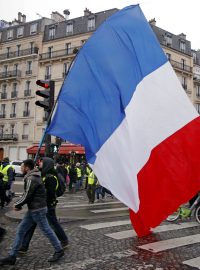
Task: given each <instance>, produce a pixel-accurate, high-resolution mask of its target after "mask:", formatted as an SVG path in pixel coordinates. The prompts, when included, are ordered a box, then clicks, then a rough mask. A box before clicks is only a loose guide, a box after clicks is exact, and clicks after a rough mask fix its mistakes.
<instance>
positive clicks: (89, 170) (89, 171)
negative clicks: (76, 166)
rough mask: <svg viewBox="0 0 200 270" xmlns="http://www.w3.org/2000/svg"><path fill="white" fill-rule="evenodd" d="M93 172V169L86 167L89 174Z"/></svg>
mask: <svg viewBox="0 0 200 270" xmlns="http://www.w3.org/2000/svg"><path fill="white" fill-rule="evenodd" d="M90 173H91V169H90V168H88V167H86V174H87V175H89V174H90Z"/></svg>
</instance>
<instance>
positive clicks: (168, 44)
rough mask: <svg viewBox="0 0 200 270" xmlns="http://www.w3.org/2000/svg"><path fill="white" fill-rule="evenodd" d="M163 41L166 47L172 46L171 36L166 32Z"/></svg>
mask: <svg viewBox="0 0 200 270" xmlns="http://www.w3.org/2000/svg"><path fill="white" fill-rule="evenodd" d="M164 41H165V45H166V46H168V47H171V46H172V36H171V35H170V34H168V33H167V34H165V37H164Z"/></svg>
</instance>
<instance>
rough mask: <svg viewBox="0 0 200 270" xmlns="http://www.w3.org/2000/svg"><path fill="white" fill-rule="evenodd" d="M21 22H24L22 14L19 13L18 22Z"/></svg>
mask: <svg viewBox="0 0 200 270" xmlns="http://www.w3.org/2000/svg"><path fill="white" fill-rule="evenodd" d="M21 21H22V13H21V12H18V22H21Z"/></svg>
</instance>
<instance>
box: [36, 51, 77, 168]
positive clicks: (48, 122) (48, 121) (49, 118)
mask: <svg viewBox="0 0 200 270" xmlns="http://www.w3.org/2000/svg"><path fill="white" fill-rule="evenodd" d="M79 51H80V50H78V51H77V52H76V55H75V57H74V60H73V61H72V62H71V63H70V66H69V68H68V70H67V73H66V75H65V79H64V80H63V83H62V86H61V88H60V91H59V92H58V96H57V98H56V101H55V102H54V105H53V108H52V110H51V112H50V114H49V117H48V119H47V124H46V128H45V130H44V132H43V134H42V138H41V140H40V143H39V147H38V150H37V152H36V155H35V158H34V163H36V161H37V158H38V156H39V154H40V150H41V148H42V144H43V142H44V140H45V136H46V131H47V128H48V126H49V125H50V123H51V117H52V114H53V112H54V110H55V107H56V104H57V102H58V99H59V96H60V93H61V91H62V87H63V84H64V82H65V80H66V78H67V76H68V74H69V71H70V69H71V67H72V64H73V63H74V61H75V60H76V58H77V55H78V53H79Z"/></svg>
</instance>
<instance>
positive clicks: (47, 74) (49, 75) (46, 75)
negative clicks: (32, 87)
mask: <svg viewBox="0 0 200 270" xmlns="http://www.w3.org/2000/svg"><path fill="white" fill-rule="evenodd" d="M50 79H51V66H46V70H45V80H50Z"/></svg>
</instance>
